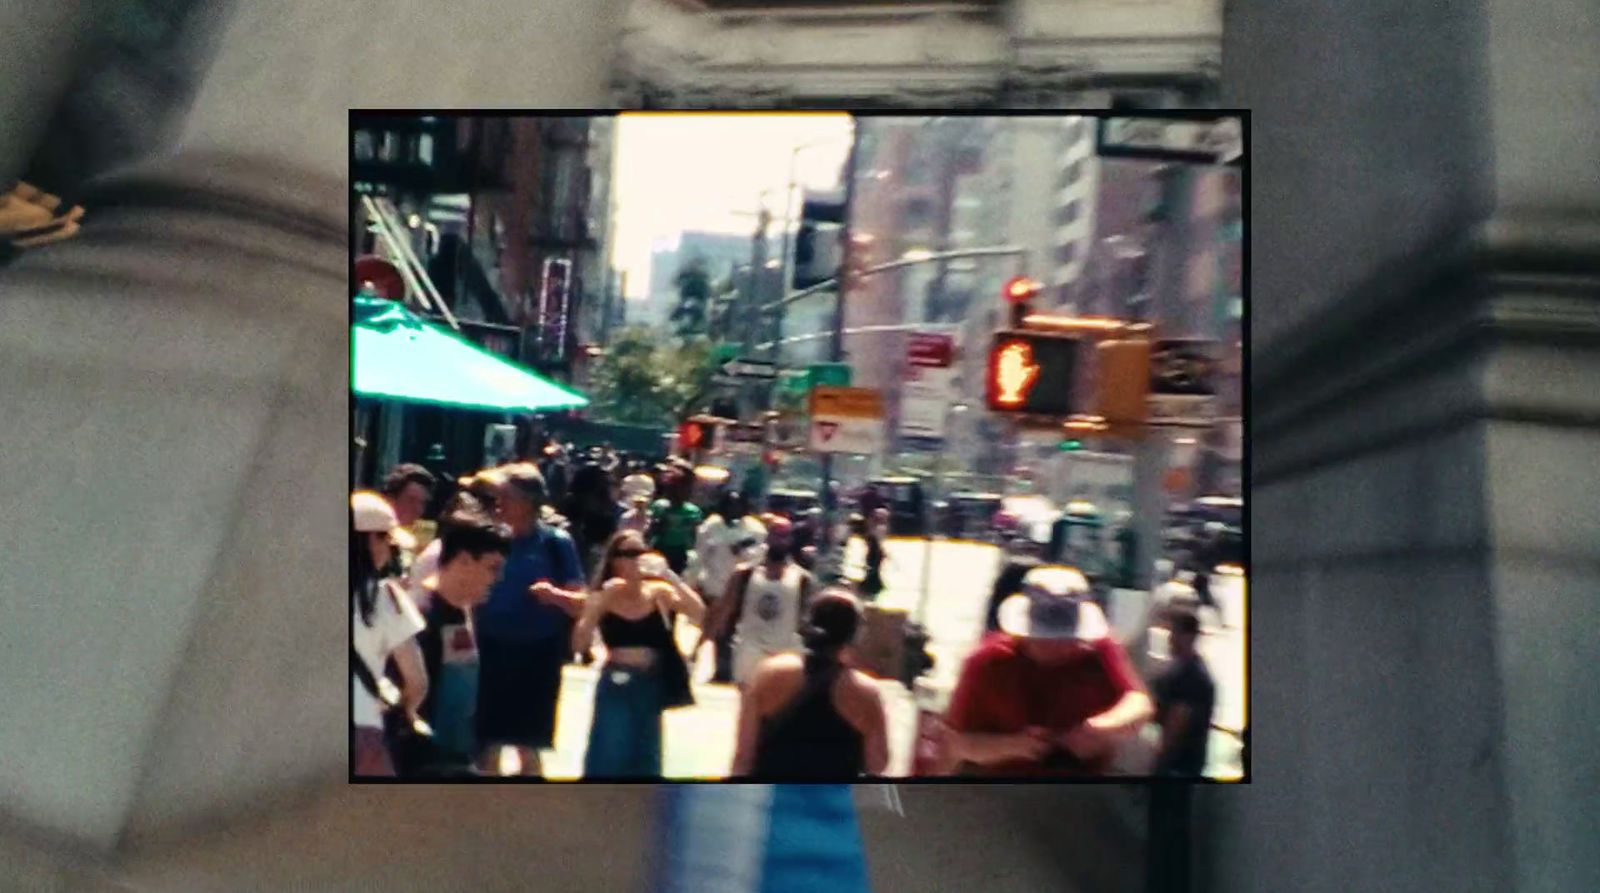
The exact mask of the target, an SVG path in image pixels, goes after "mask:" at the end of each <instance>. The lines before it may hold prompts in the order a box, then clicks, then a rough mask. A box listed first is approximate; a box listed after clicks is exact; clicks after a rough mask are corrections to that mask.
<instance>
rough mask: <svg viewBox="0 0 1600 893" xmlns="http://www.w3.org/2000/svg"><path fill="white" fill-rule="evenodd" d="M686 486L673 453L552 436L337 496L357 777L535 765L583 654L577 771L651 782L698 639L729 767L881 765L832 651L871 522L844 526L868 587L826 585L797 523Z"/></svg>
mask: <svg viewBox="0 0 1600 893" xmlns="http://www.w3.org/2000/svg"><path fill="white" fill-rule="evenodd" d="M695 482H696V477H695V474H694V469H693V468H692V467H691V466H689V465H688V464H687V463H684V462H681V461H667V462H662V463H644V462H639V461H628V460H627V459H625V458H623V457H619V456H617V455H616V454H615V453H611V452H609V451H591V452H590V453H588V454H584V455H582V456H581V457H577V458H576V460H575V457H574V455H573V453H572V452H571V451H569V450H563V449H562V448H560V447H559V446H554V445H551V446H548V447H546V448H545V449H544V450H542V451H541V459H540V461H519V462H513V463H510V464H506V465H500V466H496V467H492V468H486V469H482V470H480V471H478V472H476V473H474V474H471V475H468V476H466V477H463V478H460V479H457V480H448V479H442V478H441V476H439V475H436V474H435V473H433V472H431V471H429V470H428V469H426V468H424V467H422V466H419V465H412V464H404V465H400V466H398V467H396V468H394V469H392V470H391V472H390V473H389V474H388V476H387V477H386V478H385V479H384V481H383V483H382V485H381V487H380V488H379V489H378V490H376V491H358V492H356V493H354V494H352V496H351V500H350V506H351V514H350V518H351V524H350V537H351V539H350V556H351V557H350V585H351V591H350V600H351V624H352V642H351V685H352V698H353V704H354V706H353V710H352V717H351V747H352V759H353V767H354V773H355V774H356V775H358V776H369V777H384V776H389V777H412V778H440V777H466V776H483V775H524V776H541V775H543V774H544V767H543V765H542V762H541V753H542V752H544V751H548V750H550V749H551V748H552V747H553V746H554V743H555V732H556V717H557V708H558V705H559V702H560V698H561V688H562V680H563V675H564V671H565V669H566V667H567V666H568V665H569V664H571V663H574V662H582V663H593V662H595V661H596V656H595V653H596V649H597V646H598V647H600V648H603V649H604V650H603V665H602V666H601V667H600V668H599V673H598V681H597V683H596V687H595V694H594V710H593V718H592V721H591V726H590V729H589V734H588V745H587V749H586V751H585V755H584V760H583V774H584V777H585V778H650V777H659V776H660V775H661V767H662V748H663V741H662V718H663V714H664V712H665V711H668V710H672V709H676V708H679V707H684V706H688V705H690V704H692V703H694V687H693V685H692V682H691V679H692V676H693V675H694V674H693V672H692V670H691V667H692V666H693V664H694V662H695V660H696V658H697V657H698V656H699V654H700V653H701V652H702V650H703V649H705V648H707V647H709V648H711V649H712V651H713V652H714V659H713V661H712V663H713V672H712V675H711V678H710V680H708V681H710V682H713V683H725V684H732V685H736V686H738V688H739V692H740V719H739V724H738V729H739V732H738V736H739V737H738V742H737V753H736V756H735V758H734V761H733V765H732V766H730V772H731V773H732V774H734V775H738V776H751V777H757V778H763V779H766V778H833V779H837V778H840V777H844V776H849V775H856V774H874V773H881V772H882V771H883V770H884V768H885V766H886V764H887V759H888V757H887V753H888V746H887V740H886V731H885V729H886V720H885V717H884V705H883V702H882V700H881V698H880V697H879V694H878V691H877V688H876V685H875V683H874V682H873V681H872V680H871V679H870V678H869V677H867V676H866V675H864V674H862V673H860V672H859V671H856V670H853V669H850V668H849V667H848V666H847V664H848V659H847V657H846V652H847V650H848V649H849V647H850V646H851V644H852V643H853V642H854V641H855V639H856V637H857V634H858V632H859V630H860V629H861V625H862V601H861V593H862V590H863V589H864V590H866V591H867V592H868V594H869V595H875V594H876V593H877V592H880V591H881V590H882V588H883V584H882V578H881V572H880V570H879V568H880V567H881V563H882V561H883V558H882V538H883V537H884V536H885V535H886V531H885V530H882V529H878V522H879V520H880V519H877V518H874V519H873V521H871V522H867V521H861V520H859V519H857V523H855V525H854V526H855V527H856V528H857V531H858V532H860V533H862V534H863V535H865V536H868V537H870V538H871V539H872V541H876V542H877V543H878V545H877V547H876V549H877V552H878V554H877V556H876V564H875V565H874V566H873V567H872V568H871V569H870V570H869V575H868V576H869V578H868V579H866V580H863V581H855V582H851V581H844V582H842V583H839V584H835V585H831V586H827V587H824V586H821V585H820V584H819V583H818V582H817V580H816V578H815V577H814V576H813V575H812V573H811V570H810V569H808V567H807V565H808V564H809V563H810V559H811V557H812V554H813V553H811V552H808V551H803V550H802V548H799V547H797V541H798V540H799V539H800V536H801V534H802V531H803V529H804V527H805V526H807V525H806V522H805V520H802V521H801V523H799V524H797V523H796V522H795V521H794V520H793V519H791V518H788V517H785V516H782V515H777V514H764V515H757V514H756V513H755V512H754V507H753V506H752V505H751V500H749V499H747V498H746V497H745V496H744V494H743V493H741V492H740V491H739V490H737V489H735V488H733V487H731V486H728V485H727V484H726V483H725V482H724V483H723V484H722V485H720V486H718V487H716V488H714V489H713V491H712V492H711V493H709V494H706V495H702V496H701V498H700V500H699V501H698V502H697V500H696V499H695V498H694V497H695V496H696V487H695ZM702 504H703V505H704V506H705V507H704V508H702ZM435 507H436V508H437V510H436V511H434V512H432V513H431V515H432V517H434V518H435V519H436V520H435V521H433V522H432V523H431V525H430V524H428V523H422V524H419V522H420V521H423V520H424V518H425V516H428V515H430V508H435ZM419 531H426V532H427V534H428V535H425V536H418V533H419ZM424 539H426V541H423V540H424ZM809 539H810V542H814V534H811V535H810V537H809ZM869 548H870V547H869ZM863 583H864V584H865V586H863V585H862V584H863ZM683 624H687V625H688V630H687V631H688V632H690V633H691V634H693V632H694V628H695V627H698V634H697V635H694V636H693V645H692V647H691V648H689V649H688V653H687V654H685V653H684V650H683V649H681V648H680V647H679V641H680V640H679V635H678V633H679V630H680V628H683Z"/></svg>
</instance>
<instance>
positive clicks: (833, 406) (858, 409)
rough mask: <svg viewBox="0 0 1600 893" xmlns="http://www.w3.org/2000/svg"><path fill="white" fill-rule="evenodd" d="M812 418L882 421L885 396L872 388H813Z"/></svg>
mask: <svg viewBox="0 0 1600 893" xmlns="http://www.w3.org/2000/svg"><path fill="white" fill-rule="evenodd" d="M811 416H812V418H827V417H835V418H847V419H881V418H883V395H882V394H880V393H878V392H877V391H874V390H872V389H871V388H812V389H811Z"/></svg>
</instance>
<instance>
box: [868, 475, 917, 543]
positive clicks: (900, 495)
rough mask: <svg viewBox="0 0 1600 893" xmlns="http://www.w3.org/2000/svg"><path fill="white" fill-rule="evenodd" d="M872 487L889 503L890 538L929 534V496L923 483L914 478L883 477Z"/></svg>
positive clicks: (873, 482) (876, 480)
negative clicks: (924, 490) (924, 489)
mask: <svg viewBox="0 0 1600 893" xmlns="http://www.w3.org/2000/svg"><path fill="white" fill-rule="evenodd" d="M872 487H873V488H874V489H875V490H877V491H878V494H879V495H880V496H882V497H883V499H884V501H885V502H887V503H888V509H889V535H890V536H922V535H924V534H926V533H927V515H926V512H927V496H926V494H924V492H923V489H922V481H920V480H918V479H916V478H913V477H883V478H877V479H875V480H874V481H872Z"/></svg>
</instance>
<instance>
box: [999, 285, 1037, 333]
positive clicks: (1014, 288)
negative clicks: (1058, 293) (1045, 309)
mask: <svg viewBox="0 0 1600 893" xmlns="http://www.w3.org/2000/svg"><path fill="white" fill-rule="evenodd" d="M1043 288H1044V286H1043V285H1042V284H1040V282H1039V281H1038V280H1037V279H1029V278H1028V277H1027V276H1013V277H1012V278H1010V279H1008V280H1006V284H1005V288H1003V289H1001V292H1000V295H1001V297H1003V298H1005V302H1006V304H1007V305H1008V306H1009V307H1010V308H1011V325H1012V327H1014V328H1020V327H1021V326H1022V320H1023V317H1025V316H1027V315H1028V314H1029V313H1031V312H1032V310H1033V299H1034V298H1036V297H1038V296H1039V292H1040V291H1041V290H1042V289H1043Z"/></svg>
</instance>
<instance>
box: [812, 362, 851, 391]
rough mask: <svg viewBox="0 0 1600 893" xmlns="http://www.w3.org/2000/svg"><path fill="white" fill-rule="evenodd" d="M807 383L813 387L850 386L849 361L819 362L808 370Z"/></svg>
mask: <svg viewBox="0 0 1600 893" xmlns="http://www.w3.org/2000/svg"><path fill="white" fill-rule="evenodd" d="M807 378H808V379H809V381H808V382H807V384H808V385H809V386H810V387H813V388H848V387H850V364H849V363H818V364H816V365H814V366H812V367H811V368H810V369H809V370H808V375H807Z"/></svg>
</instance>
